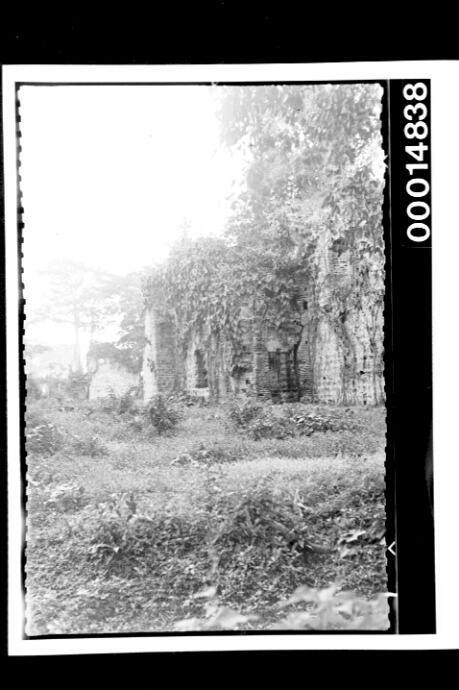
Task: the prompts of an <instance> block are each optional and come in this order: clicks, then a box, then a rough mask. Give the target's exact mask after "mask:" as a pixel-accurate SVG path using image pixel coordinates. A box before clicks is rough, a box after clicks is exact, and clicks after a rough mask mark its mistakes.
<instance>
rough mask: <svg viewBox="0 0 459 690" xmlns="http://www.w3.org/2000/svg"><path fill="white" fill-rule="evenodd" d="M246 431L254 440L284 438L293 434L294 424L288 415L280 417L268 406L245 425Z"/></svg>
mask: <svg viewBox="0 0 459 690" xmlns="http://www.w3.org/2000/svg"><path fill="white" fill-rule="evenodd" d="M246 429H247V433H248V435H249V437H250V438H253V440H254V441H260V440H261V439H265V438H271V439H272V438H278V439H284V438H289V437H291V436H294V435H295V433H296V425H295V423H293V422H292V421H291V420H290V419H289V418H288V417H286V416H284V417H280V416H279V415H276V414H274V413H273V412H272V411H271V410H270V409H269V408H268V409H266V410H263V412H262V414H261V415H260V416H258V417H256V418H255V419H253V420H252V421H251V422H250V423H249V424H248V425H247V427H246Z"/></svg>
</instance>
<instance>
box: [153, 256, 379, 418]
mask: <svg viewBox="0 0 459 690" xmlns="http://www.w3.org/2000/svg"><path fill="white" fill-rule="evenodd" d="M320 270H321V273H322V275H323V276H324V280H323V281H322V282H321V292H319V294H315V291H314V290H313V288H312V287H311V286H310V285H303V286H298V290H297V304H296V309H295V310H294V318H293V317H292V321H291V323H290V324H288V325H287V326H285V327H284V328H283V329H282V330H275V329H272V328H270V327H268V325H267V324H266V323H263V322H261V321H260V320H259V319H258V318H257V317H255V316H254V314H252V313H251V312H250V310H249V309H248V308H245V309H244V313H243V319H242V323H241V328H242V333H243V337H242V344H243V354H242V356H239V357H238V360H237V365H235V364H234V358H233V352H232V346H231V343H230V342H225V341H222V340H221V339H220V340H217V339H216V337H215V335H213V334H210V333H208V332H205V329H204V330H201V332H196V333H194V334H193V336H192V337H190V339H189V342H188V343H187V344H186V348H185V351H184V352H179V348H178V345H177V339H176V336H175V328H174V323H173V320H172V319H169V320H167V319H165V318H164V316H162V315H160V314H161V313H160V311H159V310H157V309H155V307H154V306H153V307H151V308H150V309H147V312H146V319H145V329H146V339H147V344H146V347H145V356H144V367H143V382H144V400H145V401H148V400H150V399H151V398H152V397H153V396H154V395H156V394H158V393H164V394H168V393H172V392H174V391H186V392H187V393H189V394H191V395H194V396H198V397H203V398H209V397H210V398H213V399H215V400H220V399H223V398H225V396H227V395H229V394H234V393H245V394H247V395H256V396H259V397H262V398H270V399H273V400H277V401H281V400H299V399H301V400H305V401H311V402H312V401H316V402H323V403H331V404H340V403H343V404H348V405H352V404H364V405H375V404H378V403H381V402H382V401H383V400H384V379H383V312H382V306H381V305H380V301H381V300H379V301H378V300H377V299H376V298H375V295H374V294H373V293H371V291H370V293H369V294H368V295H361V296H360V303H359V304H358V305H356V306H353V307H352V306H348V307H347V308H346V311H345V313H344V315H343V317H342V318H337V317H336V314H335V316H333V317H332V316H331V315H330V314H328V313H327V311H326V310H321V309H320V308H319V307H320V305H319V301H320V300H322V301H324V295H325V296H327V292H326V291H329V295H332V294H333V292H332V291H333V290H336V288H337V287H339V289H340V290H341V294H343V293H344V294H345V293H346V289H347V286H349V287H350V286H351V283H352V278H353V265H352V260H351V257H350V256H349V254H348V253H347V252H345V251H344V252H341V253H339V252H331V251H324V253H323V264H322V266H321V267H320ZM316 292H318V291H317V290H316ZM350 304H351V305H352V304H353V303H352V302H351V303H350Z"/></svg>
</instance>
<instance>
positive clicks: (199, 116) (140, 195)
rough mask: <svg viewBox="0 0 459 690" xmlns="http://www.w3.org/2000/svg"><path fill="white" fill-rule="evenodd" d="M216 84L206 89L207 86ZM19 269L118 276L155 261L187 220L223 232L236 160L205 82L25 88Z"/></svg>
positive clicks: (196, 230) (199, 229)
mask: <svg viewBox="0 0 459 690" xmlns="http://www.w3.org/2000/svg"><path fill="white" fill-rule="evenodd" d="M216 88H218V87H215V89H216ZM19 99H20V114H21V134H22V140H21V144H22V152H21V159H20V162H21V170H20V173H21V180H22V181H21V189H22V191H23V204H24V209H25V212H24V222H25V230H24V242H25V245H24V250H25V261H24V267H25V270H26V271H28V270H30V271H34V269H36V268H39V267H41V266H43V265H45V264H46V263H48V261H49V260H50V259H54V258H59V257H71V258H73V259H77V260H82V261H85V262H86V263H88V264H90V265H92V266H94V267H99V268H101V269H104V270H108V271H113V272H117V273H126V272H128V271H131V270H136V269H139V268H141V267H143V266H148V265H151V264H152V263H154V262H155V261H157V260H160V259H162V258H164V256H165V255H166V254H167V250H168V247H169V246H170V244H171V243H172V241H173V240H174V239H175V238H176V237H177V234H178V232H179V228H180V225H181V223H182V222H183V220H184V219H185V218H188V219H189V220H190V221H191V223H192V231H191V234H192V235H198V234H206V235H209V234H214V233H219V232H221V230H222V228H223V226H224V223H225V219H226V217H227V212H228V196H229V195H230V194H231V190H232V184H233V182H235V181H236V180H238V179H240V177H241V172H242V167H241V166H242V160H241V159H240V158H239V157H238V156H236V155H234V154H233V155H231V154H230V152H229V151H228V150H227V149H226V148H225V147H223V146H222V145H221V144H220V141H219V129H218V127H219V123H218V120H217V118H216V112H215V110H216V99H215V97H214V96H213V90H212V88H211V87H206V86H191V85H190V86H53V87H46V86H39V87H38V86H24V87H21V89H20V93H19Z"/></svg>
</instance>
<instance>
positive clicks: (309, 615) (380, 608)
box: [174, 585, 393, 632]
mask: <svg viewBox="0 0 459 690" xmlns="http://www.w3.org/2000/svg"><path fill="white" fill-rule="evenodd" d="M389 596H393V595H387V594H379V595H378V596H377V597H374V598H372V599H364V598H362V597H359V596H358V595H356V594H355V593H354V592H343V591H339V589H338V587H337V586H336V585H332V586H330V587H327V588H325V589H315V588H313V587H308V586H307V585H300V586H299V587H297V589H296V590H295V592H294V593H293V595H292V596H291V597H289V598H288V599H286V600H283V601H280V602H278V604H277V608H278V609H280V610H283V609H285V608H286V607H289V606H292V605H298V604H300V605H301V607H298V606H296V607H295V610H293V611H291V612H290V613H288V614H287V615H286V616H285V617H283V618H280V620H278V621H276V622H275V623H272V624H271V625H270V626H269V629H271V630H310V631H314V630H362V631H363V630H387V629H388V628H389V605H388V597H389ZM195 598H196V599H204V600H206V603H205V605H204V616H203V617H202V618H197V617H193V618H185V619H183V620H181V621H177V623H175V625H174V629H175V630H177V631H179V632H190V631H206V630H218V629H229V630H232V629H235V628H236V629H237V628H240V627H246V626H247V625H248V626H249V627H250V628H253V626H256V621H257V620H259V616H258V615H257V614H253V613H249V614H244V613H241V612H239V611H238V610H235V609H232V608H230V607H229V606H224V605H221V604H220V602H219V600H218V597H217V592H216V588H215V587H209V588H207V589H205V590H203V591H201V592H198V593H197V594H196V595H195Z"/></svg>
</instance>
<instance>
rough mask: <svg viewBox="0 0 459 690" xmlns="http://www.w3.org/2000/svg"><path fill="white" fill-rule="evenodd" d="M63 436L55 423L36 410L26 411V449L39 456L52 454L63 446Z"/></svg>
mask: <svg viewBox="0 0 459 690" xmlns="http://www.w3.org/2000/svg"><path fill="white" fill-rule="evenodd" d="M63 443H64V441H63V437H62V433H61V432H60V430H59V429H58V428H57V427H56V425H55V424H53V423H52V422H50V421H49V420H48V419H47V418H46V417H44V416H42V415H40V414H39V413H37V412H32V411H29V410H28V411H27V413H26V450H27V452H28V453H34V454H35V455H40V456H49V455H54V453H56V452H57V451H58V450H60V449H61V448H62V446H63Z"/></svg>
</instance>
